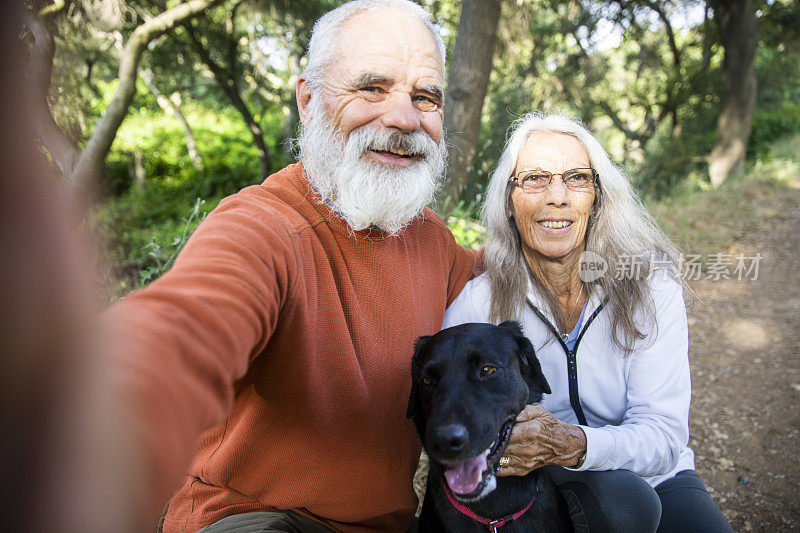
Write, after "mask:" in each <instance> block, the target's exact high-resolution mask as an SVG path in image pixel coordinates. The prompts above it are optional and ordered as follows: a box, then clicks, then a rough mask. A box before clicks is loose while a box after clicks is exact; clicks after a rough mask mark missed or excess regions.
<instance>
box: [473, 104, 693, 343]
mask: <svg viewBox="0 0 800 533" xmlns="http://www.w3.org/2000/svg"><path fill="white" fill-rule="evenodd" d="M539 132H552V133H562V134H566V135H571V136H573V137H576V138H577V139H578V140H579V141H580V142H581V144H582V145H583V147H584V148H585V149H586V152H587V153H588V155H589V161H590V162H591V165H592V167H593V168H594V169H595V170H596V171H597V173H598V175H599V179H598V183H597V184H596V197H595V202H594V206H593V211H592V214H591V216H590V218H589V224H588V227H587V230H586V250H587V251H591V252H594V253H596V254H599V255H600V256H602V257H603V258H604V259H605V260H606V261H607V262H608V271H607V273H606V275H604V276H601V277H600V278H599V279H597V280H594V281H591V282H589V283H587V284H586V288H587V289H588V291H589V292H590V293H591V292H594V291H596V290H597V289H600V291H601V292H602V294H604V295H605V296H607V297H608V299H609V302H608V304H607V305H608V308H609V310H610V311H611V313H612V319H611V328H612V331H613V338H614V343H615V344H617V346H619V347H620V348H621V349H622V350H623V351H624V352H625V353H627V354H630V353H631V352H632V351H633V347H634V343H635V342H636V341H637V340H639V339H642V338H644V337H645V333H644V332H643V329H645V326H651V325H652V326H655V325H656V324H655V309H654V305H653V302H652V298H651V297H650V291H649V289H648V282H647V279H648V275H649V273H650V271H651V269H652V268H663V269H664V270H665V271H666V272H667V274H668V275H669V276H670V277H672V278H673V279H675V280H676V281H677V282H678V283H681V284H682V281H681V279H680V276H679V267H678V265H679V259H678V258H679V254H680V252H679V250H678V249H677V248H676V247H675V245H673V244H672V242H670V240H669V239H668V238H667V236H666V235H664V233H663V232H662V231H661V230H660V229H659V228H658V225H657V224H656V222H655V220H654V219H653V217H652V216H651V215H650V214H649V213H648V212H647V211H646V210H645V208H644V205H643V204H642V202H641V200H640V199H639V198H638V197H637V196H636V193H635V192H634V191H633V188H632V187H631V184H630V181H629V180H628V178H627V177H626V175H625V172H624V171H623V170H622V169H621V168H619V167H617V166H616V165H615V164H614V163H613V162H612V161H611V159H610V158H609V156H608V154H607V153H606V151H605V150H604V149H603V147H602V146H601V145H600V142H599V141H598V140H597V139H596V138H595V137H594V135H592V134H591V133H590V132H589V130H587V129H586V128H585V127H584V126H583V125H581V123H580V122H579V121H578V120H577V119H573V118H569V117H566V116H563V115H545V114H542V113H539V112H533V113H529V114H527V115H525V116H523V117H521V118H520V119H518V120H516V121H515V122H514V124H513V125H512V126H511V128H510V135H509V137H508V141H507V143H506V147H505V149H504V150H503V155H502V156H501V157H500V161H499V163H498V164H497V168H496V169H495V171H494V174H493V175H492V179H491V182H490V183H489V189H488V191H487V195H486V203H485V204H484V206H483V217H482V218H483V223H484V224H485V226H486V228H487V230H488V240H487V243H486V250H485V254H486V255H485V262H486V269H487V272H488V274H489V280H490V284H491V289H492V299H491V308H490V315H489V316H490V320H492V321H494V322H501V321H504V320H519V318H520V315H521V311H522V307H523V306H524V305H525V298H526V292H527V289H528V280H530V282H531V284H532V285H533V287H534V290H535V291H537V292H538V293H539V294H540V295H541V296H542V297H543V298H544V299H545V301H546V302H547V303H548V305H549V307H550V310H551V312H552V315H553V317H554V318H555V319H556V326H557V327H559V328H560V329H561V330H562V331H563V329H564V326H565V325H564V319H563V318H562V316H561V312H560V310H559V307H558V303H557V301H556V298H555V296H554V295H553V294H552V293H551V292H550V291H549V290H548V289H547V288H546V286H545V284H544V283H543V281H542V280H540V279H537V278H536V277H535V276H532V275H531V274H530V270H529V269H528V267H527V263H526V262H525V258H524V256H523V254H522V249H521V243H520V235H519V232H518V231H517V227H516V223H515V221H514V219H513V218H511V217H509V215H508V212H509V199H510V195H511V187H512V186H513V184H512V183H509V177H510V176H511V175H512V174H513V173H514V169H515V167H516V164H517V157H518V156H519V153H520V152H521V151H522V148H523V146H524V145H525V141H526V140H527V139H528V137H530V136H531V135H532V134H535V133H539ZM634 264H635V266H636V268H628V269H627V270H626V271H624V272H623V274H625V275H622V276H615V273H617V272H618V271H619V270H618V269H620V268H622V267H626V266H628V267H630V266H633V265H634ZM623 270H624V269H623ZM618 277H619V278H621V279H617V278H618ZM639 313H643V314H642V315H639V316H640V317H641V318H642V319H643V321H640V320H637V315H638V314H639Z"/></svg>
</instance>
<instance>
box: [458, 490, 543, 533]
mask: <svg viewBox="0 0 800 533" xmlns="http://www.w3.org/2000/svg"><path fill="white" fill-rule="evenodd" d="M442 486H444V493H445V494H447V499H448V500H450V503H452V504H453V507H455V508H456V509H458V510H459V511H460V512H461V513H462V514H465V515H467V516H468V517H470V518H472V519H473V520H477V521H478V522H480V523H481V524H483V525H485V526H486V527H488V528H489V531H491V532H492V533H496V531H497V528H499V527H503V526H504V525H506V524H508V523H510V522H513V521H514V520H516V519H517V518H519V517H520V516H522V515H524V514H525V512H526V511H527V510H528V509H530V508H531V505H533V502H535V501H536V495H537V494H539V485H538V484H537V485H536V493H534V495H533V499H532V500H531V502H530V503H529V504H528V505H526V506H525V508H524V509H521V510H519V511H517V512H516V513H514V514H512V515H509V516H504V517H502V518H498V519H496V520H492V519H490V518H485V517H483V516H480V515H477V514H475V513H473V512H472V511H471V510H470V509H468V508H467V507H466V506H464V505H462V504H460V503H458V502H457V501H456V500H455V498H453V494H452V493H451V492H450V489H449V488H448V487H447V483H442Z"/></svg>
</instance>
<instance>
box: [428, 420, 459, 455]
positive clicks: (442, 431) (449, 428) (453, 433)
mask: <svg viewBox="0 0 800 533" xmlns="http://www.w3.org/2000/svg"><path fill="white" fill-rule="evenodd" d="M432 441H433V442H432V444H433V446H434V448H436V449H437V451H439V452H443V453H458V452H460V451H461V450H462V449H463V448H464V445H465V444H466V443H467V428H465V427H464V426H462V425H461V424H448V425H446V426H441V427H439V428H437V429H436V431H435V432H434V434H433V439H432Z"/></svg>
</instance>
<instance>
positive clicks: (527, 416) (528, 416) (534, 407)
mask: <svg viewBox="0 0 800 533" xmlns="http://www.w3.org/2000/svg"><path fill="white" fill-rule="evenodd" d="M545 413H547V414H549V411H548V410H547V409H545V408H544V407H542V404H540V403H532V404H530V405H526V406H525V409H523V410H522V412H521V413H520V414H518V415H517V423H519V422H527V421H528V420H533V419H534V418H537V417H539V416H542V415H543V414H545Z"/></svg>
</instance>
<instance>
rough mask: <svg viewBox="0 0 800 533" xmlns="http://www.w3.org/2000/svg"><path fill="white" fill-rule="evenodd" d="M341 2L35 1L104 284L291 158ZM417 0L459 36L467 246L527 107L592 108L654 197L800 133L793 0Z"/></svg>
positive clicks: (593, 117) (451, 98) (46, 105)
mask: <svg viewBox="0 0 800 533" xmlns="http://www.w3.org/2000/svg"><path fill="white" fill-rule="evenodd" d="M339 3H341V2H338V1H335V0H295V1H289V0H245V1H242V0H225V1H221V0H192V1H190V2H186V3H180V2H175V1H167V0H72V1H70V0H59V1H58V2H56V3H54V4H53V3H51V2H50V1H44V0H41V1H29V2H28V3H27V4H26V5H25V6H24V7H23V9H24V13H23V16H24V22H25V24H26V25H25V27H26V28H27V33H26V32H23V35H22V38H23V39H27V41H28V42H29V43H30V50H31V55H30V57H29V58H28V67H27V70H28V73H29V77H30V80H31V88H32V89H33V91H34V93H35V94H38V95H39V98H38V101H39V109H38V111H37V112H36V113H35V114H38V116H34V117H32V124H33V125H34V128H35V129H36V133H37V135H38V137H39V139H40V140H41V141H42V143H43V146H44V148H45V150H46V152H47V154H48V155H49V156H50V159H51V161H52V163H53V165H54V166H55V167H57V171H58V173H59V174H60V175H61V176H62V180H63V185H64V186H65V187H68V188H72V189H76V190H83V188H86V190H87V192H86V194H91V195H92V202H93V205H94V207H93V209H92V216H91V221H90V222H91V224H90V225H91V227H92V228H94V229H95V230H96V231H97V232H99V234H100V235H102V236H103V237H104V240H105V242H106V243H107V259H108V260H107V261H106V263H107V264H108V265H110V268H109V269H107V275H106V278H107V280H106V282H107V283H106V285H107V286H108V287H109V293H108V294H109V295H110V297H111V298H116V297H119V296H122V295H124V294H125V293H127V292H128V291H130V290H131V289H133V288H135V287H138V286H142V285H144V284H146V283H148V282H150V281H152V280H153V279H155V278H156V277H158V276H159V275H160V274H161V273H163V272H164V271H165V270H166V269H167V268H169V266H170V265H171V263H172V260H173V259H174V257H175V255H176V254H177V252H178V251H179V250H180V248H181V246H182V245H183V243H184V242H185V240H186V238H187V237H188V235H190V233H191V231H192V230H193V229H194V228H195V227H196V225H197V223H198V222H199V221H200V220H201V219H202V218H203V216H204V214H205V213H207V212H208V211H210V210H211V209H213V208H214V207H215V206H216V204H217V203H218V202H219V200H220V199H221V198H223V197H224V196H227V195H229V194H231V193H233V192H235V191H237V190H239V189H240V188H242V187H245V186H247V185H250V184H253V183H259V182H260V181H262V180H263V179H264V177H266V176H268V175H269V174H270V173H272V172H273V171H275V170H277V169H280V168H281V167H283V166H285V165H286V164H287V163H289V162H291V161H292V160H293V154H292V142H291V139H292V137H294V136H295V135H296V132H297V124H298V116H297V110H296V105H295V101H294V98H295V93H294V86H295V82H296V80H297V76H298V74H299V73H300V72H302V70H303V66H304V64H305V61H306V58H305V49H306V45H307V42H308V38H309V33H310V30H311V28H312V26H313V22H314V21H315V20H316V19H317V18H318V17H319V16H320V15H321V14H322V13H324V12H325V11H327V10H329V9H330V8H332V7H335V6H336V5H338V4H339ZM419 3H420V4H422V5H423V6H424V7H425V8H426V9H427V10H428V11H429V12H430V13H431V15H432V17H433V18H434V20H435V22H436V24H437V26H438V28H439V29H440V32H441V34H442V35H443V36H444V38H445V42H446V44H447V50H448V87H447V94H446V104H445V124H446V128H447V132H448V137H447V138H448V143H449V152H450V170H449V172H448V177H447V180H446V183H445V185H444V187H443V190H442V191H441V194H440V196H439V203H438V204H437V205H436V206H435V208H436V209H437V211H438V212H439V213H440V214H441V215H442V216H443V218H445V220H447V221H448V223H449V225H450V226H451V228H452V229H453V231H454V233H455V234H456V236H457V238H458V239H459V241H460V242H461V243H462V244H464V245H467V246H478V245H480V243H481V242H482V239H483V233H482V229H481V227H480V225H479V224H478V223H477V219H478V216H479V207H480V203H481V200H482V198H483V194H484V191H485V187H486V184H487V181H488V179H489V176H490V173H491V170H492V168H493V165H494V164H495V163H496V161H497V159H498V157H499V154H500V152H501V150H502V147H503V144H504V141H505V135H506V131H507V129H508V127H509V125H510V124H511V123H512V121H513V120H514V119H515V118H518V117H519V116H521V115H523V114H524V113H526V112H528V111H531V110H536V109H538V110H542V111H545V112H556V111H558V112H565V113H567V114H570V115H573V116H576V117H579V118H580V119H581V120H583V121H584V122H585V123H586V124H587V125H588V126H589V128H590V129H591V130H592V131H594V132H596V134H597V135H598V136H599V138H600V139H601V141H602V143H603V144H604V146H606V148H607V149H608V151H609V152H610V153H611V154H612V156H613V157H614V158H615V159H616V160H617V161H618V162H619V163H620V164H621V165H622V166H623V167H625V168H626V170H627V171H628V172H629V174H630V176H631V179H632V181H633V183H634V185H635V186H636V188H637V189H638V190H639V192H640V193H641V194H642V195H643V197H644V198H645V199H647V200H650V201H658V200H663V199H669V198H676V197H681V196H683V195H686V194H691V193H692V192H694V191H702V190H707V189H710V188H712V187H718V186H719V185H720V184H721V183H722V182H723V181H725V179H726V178H727V177H728V176H729V175H736V174H741V173H742V170H743V169H744V163H745V158H750V159H751V160H752V159H754V158H756V157H758V156H759V155H760V154H761V155H764V154H767V153H768V151H769V148H770V147H771V145H772V143H773V142H774V141H776V140H777V139H780V138H782V137H786V136H791V135H792V134H795V133H797V132H800V30H798V28H800V7H798V5H797V3H796V2H793V1H791V0H741V1H722V0H708V1H707V2H703V1H699V0H668V1H662V2H656V1H652V0H611V1H600V2H589V1H583V0H483V1H475V0H465V1H464V2H463V3H462V2H460V1H457V0H420V1H419ZM48 46H54V48H50V49H49V54H48V50H47V47H48ZM137 73H138V76H137ZM123 120H124V121H123ZM745 146H746V150H745V148H744V147H745ZM89 189H91V192H88V191H89Z"/></svg>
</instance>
